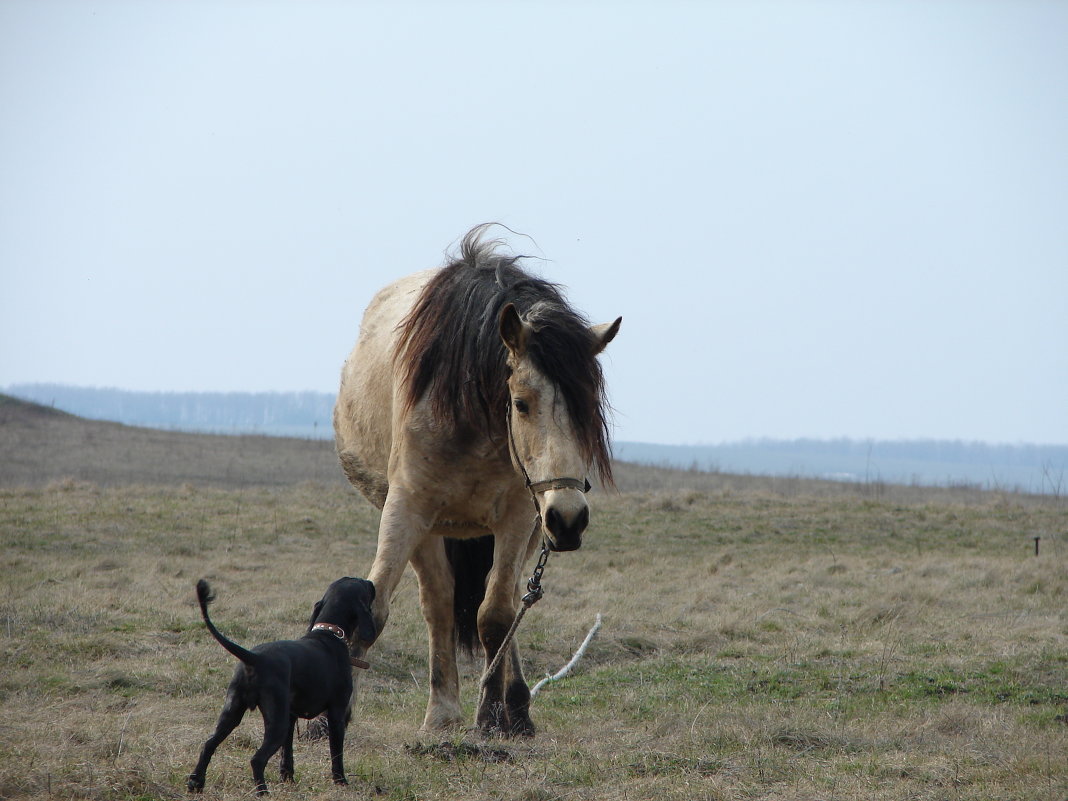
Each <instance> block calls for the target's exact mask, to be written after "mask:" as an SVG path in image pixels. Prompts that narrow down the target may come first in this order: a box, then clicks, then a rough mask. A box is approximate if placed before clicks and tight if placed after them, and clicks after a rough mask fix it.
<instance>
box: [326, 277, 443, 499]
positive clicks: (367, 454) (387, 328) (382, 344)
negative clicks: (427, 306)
mask: <svg viewBox="0 0 1068 801" xmlns="http://www.w3.org/2000/svg"><path fill="white" fill-rule="evenodd" d="M434 272H435V271H434V270H427V271H424V272H420V273H415V274H413V275H409V276H407V277H405V278H401V279H400V280H398V281H395V282H394V283H392V284H390V285H389V286H387V287H385V288H384V289H382V290H381V291H379V292H378V294H376V295H375V297H374V298H373V299H372V300H371V303H370V304H369V305H368V306H367V310H366V311H365V312H364V315H363V320H362V321H361V323H360V336H359V339H358V340H357V341H356V346H355V347H354V348H353V349H352V352H351V353H350V354H349V357H348V359H346V360H345V366H344V367H343V368H342V371H341V387H340V389H339V391H338V396H337V403H336V404H335V406H334V441H335V444H336V446H337V453H338V457H339V459H340V460H341V466H342V469H344V471H345V475H346V476H347V477H348V479H349V481H350V482H352V484H353V485H354V486H355V487H356V488H357V489H359V490H360V492H362V493H363V494H364V496H366V498H367V499H368V500H369V501H371V503H373V504H374V505H375V506H377V507H378V508H379V509H381V508H382V505H383V504H384V503H385V500H386V492H387V491H388V489H389V482H388V480H387V477H386V475H387V468H388V466H389V455H390V450H391V448H392V447H393V431H392V428H393V417H394V396H395V393H396V389H397V388H396V380H395V379H396V376H395V375H394V365H393V352H394V348H395V345H396V336H397V326H398V325H399V323H400V322H401V320H403V319H404V316H405V315H406V314H407V313H408V312H409V310H410V309H411V308H412V305H413V304H414V303H415V301H416V300H417V299H418V297H419V292H420V291H421V290H422V288H423V286H424V285H425V284H426V282H427V281H428V280H429V279H430V278H431V276H433V274H434Z"/></svg>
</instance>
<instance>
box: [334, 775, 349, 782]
mask: <svg viewBox="0 0 1068 801" xmlns="http://www.w3.org/2000/svg"><path fill="white" fill-rule="evenodd" d="M348 783H349V780H348V779H346V778H345V776H344V775H341V776H335V777H334V784H348Z"/></svg>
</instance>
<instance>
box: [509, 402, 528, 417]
mask: <svg viewBox="0 0 1068 801" xmlns="http://www.w3.org/2000/svg"><path fill="white" fill-rule="evenodd" d="M512 405H513V406H514V407H515V410H516V412H517V413H519V414H529V413H530V407H529V406H527V402H526V401H525V400H522V399H521V398H513V399H512Z"/></svg>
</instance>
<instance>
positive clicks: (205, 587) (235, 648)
mask: <svg viewBox="0 0 1068 801" xmlns="http://www.w3.org/2000/svg"><path fill="white" fill-rule="evenodd" d="M214 600H215V593H213V592H212V591H211V585H210V584H208V582H206V581H205V580H204V579H201V580H200V581H198V582H197V601H199V602H200V614H201V615H203V616H204V624H205V625H206V626H207V627H208V631H210V632H211V636H212V637H214V638H215V639H216V640H218V641H219V644H220V645H221V646H222V647H223V648H225V649H226V650H227V651H229V652H230V653H232V654H233V655H234V656H236V657H237V658H238V659H240V660H241V661H242V662H244V663H245V664H246V665H254V664H256V662H258V661H259V658H258V657H257V656H256V655H255V654H254V653H252V651H247V650H245V649H244V648H242V647H241V646H240V645H238V644H237V643H235V642H231V641H230V640H228V639H226V637H224V636H223V635H222V634H221V633H220V632H219V630H218V629H217V628H215V624H214V623H212V622H211V618H210V617H208V604H210V603H211V602H212V601H214Z"/></svg>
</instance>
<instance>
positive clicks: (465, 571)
mask: <svg viewBox="0 0 1068 801" xmlns="http://www.w3.org/2000/svg"><path fill="white" fill-rule="evenodd" d="M445 555H446V557H447V558H448V560H449V565H450V566H451V567H452V576H453V581H454V585H455V586H454V589H453V597H452V614H453V621H454V623H455V625H456V641H457V643H458V644H459V646H460V647H461V648H463V649H464V650H465V651H467V652H468V653H473V652H474V651H475V650H476V649H477V648H479V647H480V643H479V639H478V608H479V607H480V606H481V605H482V600H483V599H484V598H485V597H486V577H487V576H488V575H489V571H490V568H491V567H493V535H492V534H487V535H486V536H484V537H474V538H472V539H465V540H457V539H452V538H451V537H446V538H445Z"/></svg>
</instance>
